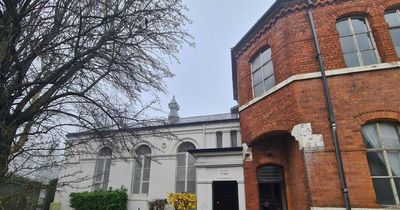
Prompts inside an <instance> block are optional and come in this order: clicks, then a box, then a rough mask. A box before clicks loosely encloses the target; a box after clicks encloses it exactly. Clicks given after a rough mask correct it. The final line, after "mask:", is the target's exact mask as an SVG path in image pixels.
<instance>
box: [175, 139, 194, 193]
mask: <svg viewBox="0 0 400 210" xmlns="http://www.w3.org/2000/svg"><path fill="white" fill-rule="evenodd" d="M184 143H186V142H184ZM184 143H182V144H184ZM188 143H190V144H192V145H193V146H194V147H196V146H195V145H194V144H193V143H191V142H188ZM178 150H179V147H178ZM183 155H185V165H184V166H178V158H179V156H183ZM189 155H190V153H189V152H179V151H178V153H177V156H176V157H177V164H176V178H175V192H178V191H177V188H178V187H177V181H178V167H185V180H184V192H188V182H189V181H194V183H195V185H194V190H195V191H196V171H194V173H195V179H194V180H188V174H189V173H188V171H189ZM191 167H193V169H194V170H196V169H195V168H194V166H191ZM191 193H195V192H191Z"/></svg>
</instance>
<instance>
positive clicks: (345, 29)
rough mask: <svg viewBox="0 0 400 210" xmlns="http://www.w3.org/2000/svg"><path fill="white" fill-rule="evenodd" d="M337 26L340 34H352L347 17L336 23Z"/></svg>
mask: <svg viewBox="0 0 400 210" xmlns="http://www.w3.org/2000/svg"><path fill="white" fill-rule="evenodd" d="M336 28H337V30H338V31H339V35H340V36H346V35H350V34H351V30H350V27H349V21H348V20H347V19H346V20H342V21H340V22H338V23H336Z"/></svg>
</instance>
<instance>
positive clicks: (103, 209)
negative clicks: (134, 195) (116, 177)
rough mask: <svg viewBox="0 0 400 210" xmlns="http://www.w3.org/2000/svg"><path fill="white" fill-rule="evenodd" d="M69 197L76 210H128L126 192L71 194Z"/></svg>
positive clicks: (71, 205)
mask: <svg viewBox="0 0 400 210" xmlns="http://www.w3.org/2000/svg"><path fill="white" fill-rule="evenodd" d="M69 197H70V200H69V202H70V207H72V208H74V209H75V210H127V202H128V195H127V194H126V190H113V191H99V192H81V193H71V194H70V195H69Z"/></svg>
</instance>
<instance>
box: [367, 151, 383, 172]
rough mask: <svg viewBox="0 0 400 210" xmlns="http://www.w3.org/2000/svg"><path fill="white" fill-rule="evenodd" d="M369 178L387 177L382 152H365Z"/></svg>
mask: <svg viewBox="0 0 400 210" xmlns="http://www.w3.org/2000/svg"><path fill="white" fill-rule="evenodd" d="M367 159H368V165H369V170H370V171H371V176H388V173H387V170H386V166H385V160H384V157H383V153H382V152H367Z"/></svg>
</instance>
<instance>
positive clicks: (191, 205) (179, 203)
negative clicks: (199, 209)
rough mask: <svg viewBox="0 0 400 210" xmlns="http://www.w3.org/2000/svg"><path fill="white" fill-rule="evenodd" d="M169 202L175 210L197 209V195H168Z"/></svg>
mask: <svg viewBox="0 0 400 210" xmlns="http://www.w3.org/2000/svg"><path fill="white" fill-rule="evenodd" d="M167 201H168V203H169V205H171V206H173V207H174V208H175V210H191V209H195V208H196V195H195V194H193V193H168V196H167Z"/></svg>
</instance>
